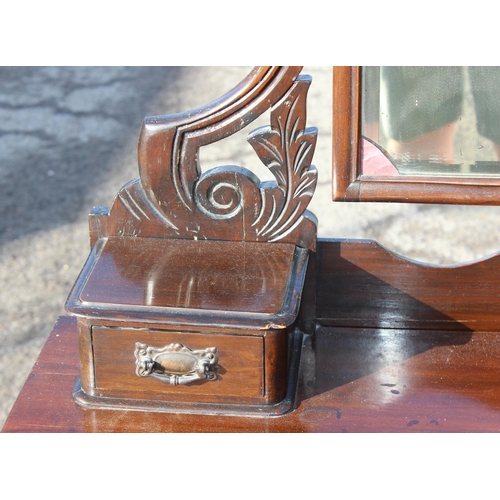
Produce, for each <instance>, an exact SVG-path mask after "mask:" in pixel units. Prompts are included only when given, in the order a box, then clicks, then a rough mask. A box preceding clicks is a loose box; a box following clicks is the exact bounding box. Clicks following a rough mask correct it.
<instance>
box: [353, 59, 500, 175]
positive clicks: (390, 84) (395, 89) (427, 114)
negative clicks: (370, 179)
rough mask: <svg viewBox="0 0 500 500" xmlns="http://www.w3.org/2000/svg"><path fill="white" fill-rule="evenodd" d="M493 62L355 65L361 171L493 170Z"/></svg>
mask: <svg viewBox="0 0 500 500" xmlns="http://www.w3.org/2000/svg"><path fill="white" fill-rule="evenodd" d="M499 85H500V67H498V66H380V67H379V66H377V67H363V68H362V98H361V110H362V118H361V133H362V136H363V138H364V139H365V140H363V141H362V144H363V146H362V147H363V165H362V169H361V173H362V174H363V175H384V176H386V175H411V176H425V177H427V176H432V175H434V176H466V177H496V176H499V175H500V161H499V160H500V88H499Z"/></svg>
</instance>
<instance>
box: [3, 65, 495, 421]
mask: <svg viewBox="0 0 500 500" xmlns="http://www.w3.org/2000/svg"><path fill="white" fill-rule="evenodd" d="M248 69H249V68H232V67H225V68H210V67H201V68H195V67H183V68H172V67H165V68H161V67H152V68H140V67H100V68H95V67H86V68H79V67H67V68H54V67H40V68H37V67H28V68H22V67H14V68H0V281H1V283H2V286H1V288H0V381H1V382H0V427H1V426H2V425H3V423H4V421H5V419H6V417H7V415H8V412H9V411H10V408H11V407H12V405H13V403H14V401H15V399H16V397H17V395H18V393H19V391H20V390H21V388H22V385H23V384H24V381H25V379H26V377H27V375H28V373H29V371H30V369H31V367H32V366H33V364H34V362H35V361H36V358H37V356H38V353H39V352H40V349H41V347H42V346H43V344H44V342H45V340H46V338H47V336H48V335H49V333H50V331H51V329H52V326H53V324H54V322H55V320H56V318H57V316H58V315H60V314H63V313H64V311H63V306H64V303H65V300H66V297H67V295H68V293H69V291H70V289H71V286H72V284H73V283H74V281H75V279H76V277H77V275H78V273H79V271H80V269H81V267H82V265H83V263H84V261H85V259H86V257H87V254H88V251H89V248H88V228H87V215H88V212H89V210H90V209H91V207H92V206H93V205H109V204H111V202H112V200H113V198H114V195H115V194H116V192H117V191H118V189H119V188H120V187H121V186H122V185H123V184H125V183H126V182H128V181H129V180H130V179H132V178H134V177H136V176H137V161H136V147H137V138H138V134H139V130H140V127H141V123H142V119H143V117H144V116H147V115H154V114H166V113H174V112H179V111H186V110H188V109H192V108H194V107H197V106H200V105H203V104H205V103H207V102H210V101H211V100H212V99H214V98H216V97H219V96H220V95H222V94H223V93H224V92H226V91H227V90H229V89H230V88H232V87H233V86H234V84H236V83H237V82H238V81H240V80H241V78H242V77H243V76H244V75H245V74H246V73H247V72H248ZM304 72H305V73H309V74H311V75H312V77H313V84H312V86H311V90H310V93H309V100H308V125H309V126H316V127H318V129H319V138H318V145H317V149H316V154H315V157H314V162H313V163H314V164H315V165H316V166H317V167H318V170H319V172H320V180H319V186H318V188H317V192H316V195H315V198H314V199H313V202H312V204H311V207H310V209H311V210H312V211H313V212H314V213H315V214H316V215H317V216H318V219H319V236H320V237H324V238H333V237H336V238H337V237H339V238H372V239H376V240H377V241H379V242H380V243H381V244H382V245H384V246H386V247H387V248H389V249H390V250H393V251H395V252H397V253H400V254H402V255H405V256H407V257H409V258H412V259H416V260H421V261H425V262H433V263H441V264H446V263H454V262H463V261H469V260H472V259H477V258H480V257H483V256H485V255H488V254H491V253H493V252H496V251H497V250H498V249H499V246H500V245H499V244H498V240H499V236H500V235H499V233H500V229H499V226H500V224H499V222H500V207H469V206H436V205H418V204H386V203H379V204H375V203H373V204H366V203H332V202H331V194H330V193H331V173H330V168H331V167H330V165H331V152H330V148H331V144H330V135H331V117H330V114H329V109H330V107H331V68H327V67H306V68H305V69H304ZM266 120H267V117H264V118H262V119H261V120H260V121H259V123H257V124H256V125H255V126H258V125H259V124H265V123H267V121H266ZM252 128H254V127H253V126H252ZM248 132H249V130H245V131H243V133H240V134H238V135H237V136H235V137H234V138H230V139H229V140H227V141H224V142H222V143H220V144H215V145H211V146H208V147H206V148H203V150H202V152H201V162H202V165H203V168H204V169H207V168H211V167H213V166H216V165H220V164H226V163H231V164H239V165H243V166H245V167H247V168H250V169H252V170H254V171H255V172H256V173H257V175H258V176H259V177H261V178H263V179H264V178H266V175H268V172H266V171H265V169H264V167H261V166H260V165H259V164H258V158H256V156H255V154H254V152H253V150H252V148H251V147H250V146H249V145H248V144H247V143H246V141H245V136H246V134H247V133H248Z"/></svg>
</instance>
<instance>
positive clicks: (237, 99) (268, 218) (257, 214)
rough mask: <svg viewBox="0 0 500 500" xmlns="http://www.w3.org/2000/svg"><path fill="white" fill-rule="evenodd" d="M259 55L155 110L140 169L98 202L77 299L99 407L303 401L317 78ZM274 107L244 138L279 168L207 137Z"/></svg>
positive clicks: (88, 394) (264, 408)
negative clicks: (308, 106)
mask: <svg viewBox="0 0 500 500" xmlns="http://www.w3.org/2000/svg"><path fill="white" fill-rule="evenodd" d="M299 72H300V68H293V67H292V68H272V67H271V68H256V69H255V70H254V71H253V72H252V73H251V74H250V75H249V76H248V77H247V79H246V80H244V81H243V82H242V83H241V84H240V85H239V86H237V87H236V88H235V89H234V90H233V91H231V92H229V93H228V94H226V95H225V96H224V97H222V98H221V99H219V100H218V101H215V102H213V103H211V104H209V105H207V106H205V107H203V108H200V109H197V110H195V111H192V112H189V113H183V114H179V115H174V116H155V117H149V118H146V119H145V121H144V125H143V129H142V132H141V136H140V141H139V171H140V177H139V178H138V179H136V180H133V181H132V182H130V183H129V184H127V185H126V186H124V187H123V188H122V189H121V190H120V192H119V193H118V195H117V197H116V199H115V201H114V203H113V205H112V206H111V208H108V207H97V208H94V210H93V211H92V213H91V215H90V240H91V247H92V250H91V254H90V256H89V258H88V261H87V263H86V264H85V266H84V268H83V270H82V272H81V274H80V276H79V278H78V280H77V282H76V283H75V286H74V288H73V290H72V292H71V294H70V297H69V299H68V302H67V305H66V308H67V311H68V312H69V313H70V314H71V315H75V316H77V317H78V331H79V344H80V361H81V386H80V387H78V388H77V390H76V393H75V398H76V400H77V402H78V403H80V404H82V405H84V406H89V407H116V408H124V407H125V408H132V409H143V410H144V409H146V410H156V411H181V412H182V411H189V412H204V413H213V412H215V413H243V414H257V415H266V414H271V415H272V414H280V413H283V412H286V411H289V410H290V409H291V407H292V405H293V398H294V391H295V384H296V377H297V370H298V362H299V358H300V348H299V345H300V339H301V335H302V332H303V331H305V330H307V328H310V325H309V323H310V322H309V323H308V320H307V317H306V316H307V312H304V311H302V312H301V314H300V318H298V317H299V311H300V301H301V295H302V292H303V289H304V284H305V281H306V271H307V268H308V262H309V258H310V254H311V253H313V252H314V250H315V244H316V221H315V218H314V216H313V215H312V214H311V213H309V212H308V211H307V210H306V207H307V205H308V203H309V200H310V199H311V196H312V194H313V192H314V188H315V185H316V178H317V175H316V174H317V172H316V169H315V168H314V167H313V166H311V160H312V156H313V152H314V147H315V142H316V134H317V132H316V129H314V128H309V129H308V128H306V116H305V103H306V94H307V89H308V87H309V84H310V79H309V78H308V77H303V76H299ZM269 109H271V111H270V117H271V123H270V126H269V127H261V128H259V129H257V130H255V131H254V132H252V133H251V134H250V135H249V138H248V141H249V142H250V144H251V145H252V146H253V148H254V149H255V151H256V153H257V155H258V156H259V157H260V159H261V160H262V162H263V163H264V164H265V165H266V166H267V167H268V168H269V170H270V171H271V172H272V174H273V175H274V177H275V178H276V181H275V182H260V181H259V179H258V178H257V177H256V176H255V175H254V174H252V173H251V172H250V171H248V170H246V169H244V168H242V167H236V166H221V167H217V168H214V169H212V170H209V171H207V172H205V173H203V174H201V170H200V167H199V165H198V150H199V148H200V147H201V146H203V145H206V144H209V143H211V142H214V141H217V140H221V139H223V138H224V137H227V136H229V135H231V134H233V133H234V132H236V131H238V130H240V129H241V128H243V127H244V126H246V125H247V124H249V123H250V122H251V121H253V120H254V119H255V118H256V117H258V116H259V115H261V114H262V113H263V112H265V111H268V110H269Z"/></svg>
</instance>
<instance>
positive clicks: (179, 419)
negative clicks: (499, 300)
mask: <svg viewBox="0 0 500 500" xmlns="http://www.w3.org/2000/svg"><path fill="white" fill-rule="evenodd" d="M78 374H79V359H78V338H77V330H76V321H75V319H74V318H70V317H67V316H62V317H60V318H59V319H58V321H57V323H56V325H55V327H54V329H53V331H52V333H51V334H50V336H49V339H48V341H47V343H46V345H45V346H44V348H43V350H42V352H41V354H40V356H39V358H38V360H37V362H36V364H35V366H34V367H33V369H32V371H31V373H30V375H29V376H28V379H27V381H26V384H25V386H24V388H23V390H22V391H21V393H20V395H19V397H18V399H17V401H16V403H15V405H14V407H13V409H12V411H11V413H10V415H9V417H8V419H7V421H6V423H5V425H4V427H3V431H2V432H23V433H26V432H39V433H40V432H62V433H66V432H157V433H159V432H199V433H201V432H226V433H229V432H259V433H260V432H288V433H297V432H316V433H324V432H354V433H361V432H386V433H389V432H391V433H396V432H397V433H402V432H499V431H500V337H499V336H498V334H496V333H487V332H485V333H477V332H476V333H471V332H463V331H461V332H452V331H447V332H443V331H434V332H433V331H415V330H413V331H410V330H401V329H400V330H397V329H392V330H389V329H363V328H334V327H320V328H319V329H318V331H317V334H316V336H315V338H311V337H307V336H306V337H305V340H304V346H303V353H302V360H301V368H300V374H299V384H298V395H297V403H296V409H295V410H293V411H292V412H290V413H288V414H286V415H283V416H280V417H266V418H258V417H241V416H240V417H238V416H221V415H190V414H174V413H152V412H142V411H122V410H88V409H83V408H82V407H80V406H78V405H77V404H76V403H75V402H74V401H73V399H72V393H73V389H74V387H75V384H76V382H77V379H78Z"/></svg>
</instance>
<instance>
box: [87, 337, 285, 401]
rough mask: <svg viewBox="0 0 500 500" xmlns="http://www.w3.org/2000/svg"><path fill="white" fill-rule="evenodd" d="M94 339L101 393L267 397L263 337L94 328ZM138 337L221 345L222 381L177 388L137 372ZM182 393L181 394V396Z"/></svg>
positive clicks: (161, 343)
mask: <svg viewBox="0 0 500 500" xmlns="http://www.w3.org/2000/svg"><path fill="white" fill-rule="evenodd" d="M283 336H285V335H283ZM92 338H93V345H94V362H95V377H96V393H98V394H102V395H103V396H114V397H127V396H128V397H129V398H132V399H155V400H158V399H161V398H165V397H168V398H173V399H174V400H185V399H186V398H189V399H191V400H192V399H193V397H194V398H196V400H198V401H206V400H207V397H208V399H209V400H213V399H214V398H213V396H219V397H220V396H233V397H235V396H242V397H243V398H244V397H247V398H248V397H253V398H263V397H264V391H265V388H264V338H263V337H262V336H261V337H257V336H244V335H209V334H208V335H207V334H202V333H193V332H164V331H148V330H133V329H125V328H120V329H117V328H99V327H93V328H92ZM136 342H140V343H142V344H148V345H152V346H155V347H160V348H162V347H164V346H166V345H168V344H171V343H178V344H182V345H187V346H189V348H191V349H205V348H207V347H216V348H217V350H218V355H219V363H218V365H219V370H218V380H216V381H208V382H207V381H202V382H195V383H192V384H189V385H186V386H182V387H177V386H173V385H170V384H166V383H165V382H163V381H161V380H157V379H155V378H152V377H146V378H144V377H138V376H137V375H136V373H135V356H134V351H135V343H136ZM284 352H286V349H284V350H283V353H284ZM179 389H181V391H179ZM131 391H132V392H133V394H132V393H131ZM179 392H182V394H181V395H179ZM166 395H168V396H166ZM210 396H212V398H210Z"/></svg>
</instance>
